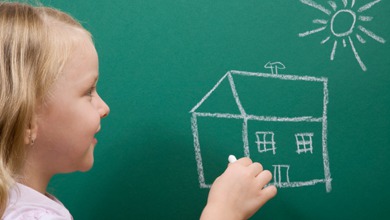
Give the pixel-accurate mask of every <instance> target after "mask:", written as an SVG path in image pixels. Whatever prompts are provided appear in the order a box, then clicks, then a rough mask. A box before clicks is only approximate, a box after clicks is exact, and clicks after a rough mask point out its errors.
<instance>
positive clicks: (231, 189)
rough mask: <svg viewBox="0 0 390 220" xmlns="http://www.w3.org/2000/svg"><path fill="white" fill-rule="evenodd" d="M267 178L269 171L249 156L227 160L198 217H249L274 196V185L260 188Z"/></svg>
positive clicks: (238, 219) (224, 219)
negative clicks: (228, 162) (229, 161)
mask: <svg viewBox="0 0 390 220" xmlns="http://www.w3.org/2000/svg"><path fill="white" fill-rule="evenodd" d="M271 179H272V174H271V172H269V171H268V170H263V166H262V165H261V164H260V163H252V160H251V159H249V158H246V157H244V158H241V159H239V160H237V161H236V162H234V163H230V164H229V166H228V168H227V169H226V170H225V172H224V173H223V174H222V175H221V176H219V177H218V178H217V179H216V180H215V182H214V183H213V185H212V187H211V189H210V193H209V197H208V200H207V205H206V207H205V209H204V210H203V213H202V216H201V220H206V219H214V220H215V219H223V220H228V219H232V220H233V219H234V220H242V219H248V218H250V217H251V216H252V215H253V214H255V213H256V211H257V210H259V209H260V208H261V207H262V206H263V205H264V204H265V203H266V202H267V201H268V200H270V199H271V198H273V197H274V196H275V195H276V192H277V190H276V187H275V186H268V187H265V188H264V186H265V185H267V184H268V182H269V181H270V180H271Z"/></svg>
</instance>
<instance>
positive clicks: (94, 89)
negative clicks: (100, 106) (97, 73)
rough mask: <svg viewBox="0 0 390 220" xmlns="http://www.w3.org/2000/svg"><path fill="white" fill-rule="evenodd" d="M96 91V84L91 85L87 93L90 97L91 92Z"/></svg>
mask: <svg viewBox="0 0 390 220" xmlns="http://www.w3.org/2000/svg"><path fill="white" fill-rule="evenodd" d="M95 91H96V86H93V87H91V88H90V89H89V90H88V93H87V95H88V96H90V97H92V94H93V93H94V92H95Z"/></svg>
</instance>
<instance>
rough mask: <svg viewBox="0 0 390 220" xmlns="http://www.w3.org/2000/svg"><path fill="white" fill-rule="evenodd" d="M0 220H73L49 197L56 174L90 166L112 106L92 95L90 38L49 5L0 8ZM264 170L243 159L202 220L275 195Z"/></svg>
mask: <svg viewBox="0 0 390 220" xmlns="http://www.w3.org/2000/svg"><path fill="white" fill-rule="evenodd" d="M0 77H1V78H0V112H1V115H0V216H2V219H4V220H10V219H12V220H15V219H63V220H69V219H72V216H71V214H70V213H69V211H68V210H67V209H66V208H65V207H64V206H63V204H62V203H61V202H60V201H58V200H57V199H56V198H55V197H54V196H52V195H50V194H48V193H47V192H46V187H47V185H48V183H49V181H50V179H51V178H52V177H53V176H54V175H55V174H58V173H69V172H74V171H87V170H89V169H90V168H91V167H92V165H93V150H94V147H95V145H96V143H97V140H96V138H95V137H94V136H95V134H96V133H97V132H99V130H100V120H101V119H102V118H104V117H106V116H107V115H108V114H109V111H110V110H109V107H108V106H107V104H106V103H105V102H104V101H103V100H102V99H101V98H100V96H99V95H98V93H97V91H96V84H97V80H98V77H99V76H98V56H97V53H96V50H95V47H94V45H93V42H92V38H91V35H90V33H89V32H88V31H86V30H85V29H84V28H83V27H82V26H81V25H80V24H79V23H78V22H77V21H75V20H74V19H73V18H72V17H70V16H69V15H67V14H65V13H63V12H60V11H58V10H55V9H52V8H48V7H33V6H30V5H27V4H21V3H0ZM270 180H271V174H270V172H269V171H263V169H262V166H261V165H260V164H259V163H252V161H251V160H250V159H249V158H242V159H240V160H238V161H236V162H235V163H234V164H231V165H229V166H228V168H227V169H226V171H225V172H224V174H222V175H221V176H220V177H219V178H218V179H217V180H216V181H215V183H214V184H213V186H212V188H211V190H210V194H209V199H208V202H207V205H206V207H205V209H204V211H203V213H202V216H201V218H202V219H246V218H249V217H250V216H251V215H253V214H254V213H255V212H256V211H257V210H258V209H259V208H260V207H261V206H262V205H263V204H264V203H265V202H267V201H268V200H269V199H270V198H272V197H273V196H274V195H275V194H276V188H275V187H274V186H270V187H266V188H263V187H264V186H265V185H266V184H267V183H268V182H269V181H270Z"/></svg>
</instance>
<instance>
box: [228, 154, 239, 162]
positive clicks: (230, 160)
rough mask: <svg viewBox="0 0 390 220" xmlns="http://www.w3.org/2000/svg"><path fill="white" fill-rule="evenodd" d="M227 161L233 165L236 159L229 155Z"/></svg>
mask: <svg viewBox="0 0 390 220" xmlns="http://www.w3.org/2000/svg"><path fill="white" fill-rule="evenodd" d="M228 160H229V162H230V163H234V162H236V160H237V158H236V157H235V156H234V155H229V158H228Z"/></svg>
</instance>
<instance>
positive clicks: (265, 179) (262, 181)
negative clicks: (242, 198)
mask: <svg viewBox="0 0 390 220" xmlns="http://www.w3.org/2000/svg"><path fill="white" fill-rule="evenodd" d="M256 179H257V181H258V183H259V186H260V187H261V189H262V188H263V187H264V186H265V185H267V184H268V183H269V182H270V181H271V180H272V174H271V172H270V171H269V170H264V171H262V172H260V174H259V175H257V176H256Z"/></svg>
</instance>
